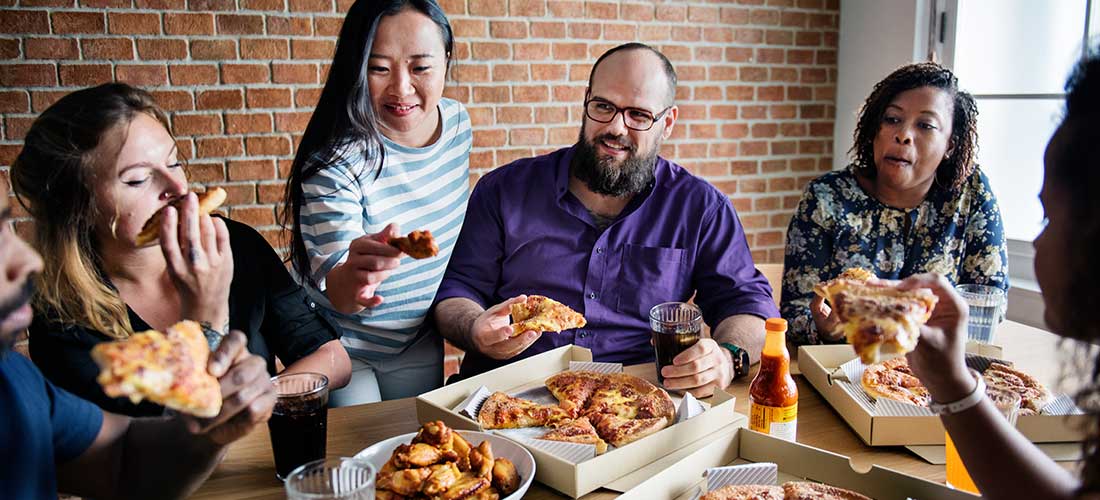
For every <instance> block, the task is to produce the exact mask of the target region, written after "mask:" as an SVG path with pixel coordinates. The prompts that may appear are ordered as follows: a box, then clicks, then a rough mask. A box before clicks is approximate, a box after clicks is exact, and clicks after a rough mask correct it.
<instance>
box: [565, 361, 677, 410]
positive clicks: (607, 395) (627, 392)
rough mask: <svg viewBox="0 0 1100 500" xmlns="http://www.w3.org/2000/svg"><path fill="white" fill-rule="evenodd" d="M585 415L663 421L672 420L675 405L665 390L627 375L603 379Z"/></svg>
mask: <svg viewBox="0 0 1100 500" xmlns="http://www.w3.org/2000/svg"><path fill="white" fill-rule="evenodd" d="M584 413H585V414H586V415H594V414H598V413H606V414H612V415H617V416H619V417H623V418H660V417H664V418H665V419H667V420H668V421H670V422H671V421H672V419H673V417H674V416H675V414H676V405H675V404H673V402H672V398H671V397H670V396H669V395H668V393H667V392H665V391H664V389H661V388H659V387H657V386H655V385H653V384H651V383H649V381H647V380H645V379H642V378H639V377H635V376H633V375H629V374H626V373H612V374H607V375H604V376H603V379H602V380H601V381H600V384H599V386H598V387H597V388H596V391H595V392H594V393H593V394H592V397H591V398H590V399H589V400H588V404H587V405H586V406H585V410H584Z"/></svg>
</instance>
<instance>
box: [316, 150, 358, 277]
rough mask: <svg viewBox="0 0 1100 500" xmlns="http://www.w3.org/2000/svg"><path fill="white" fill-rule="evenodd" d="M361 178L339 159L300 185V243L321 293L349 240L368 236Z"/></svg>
mask: <svg viewBox="0 0 1100 500" xmlns="http://www.w3.org/2000/svg"><path fill="white" fill-rule="evenodd" d="M362 175H364V174H362V173H360V174H358V176H357V175H356V173H355V171H354V170H353V169H352V166H351V164H350V163H349V162H347V161H346V160H345V159H343V158H341V159H338V160H337V161H335V162H333V163H332V164H331V165H329V166H328V167H327V168H324V169H322V170H321V171H319V172H317V173H316V174H314V175H313V176H312V177H310V178H309V179H307V180H306V181H305V182H303V183H302V194H303V197H304V203H303V204H302V213H301V215H300V219H299V220H300V221H301V231H302V241H303V242H304V243H305V248H306V254H307V255H308V256H309V263H310V266H309V267H310V270H311V271H312V273H313V279H314V280H316V281H317V286H318V287H319V289H320V290H321V291H324V290H325V277H326V276H328V273H329V271H331V270H332V268H334V267H336V266H338V265H340V264H341V263H343V262H344V261H345V260H347V256H348V247H349V246H350V245H351V242H352V240H355V239H356V238H359V237H360V236H364V235H366V234H367V232H366V231H365V230H364V228H363V206H364V200H363V194H362V193H363V191H362V189H361V188H360V186H359V179H358V177H359V176H362Z"/></svg>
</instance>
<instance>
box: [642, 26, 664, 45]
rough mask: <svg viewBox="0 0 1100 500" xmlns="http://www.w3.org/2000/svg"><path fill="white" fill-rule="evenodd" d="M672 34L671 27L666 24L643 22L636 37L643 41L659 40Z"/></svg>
mask: <svg viewBox="0 0 1100 500" xmlns="http://www.w3.org/2000/svg"><path fill="white" fill-rule="evenodd" d="M670 36H672V28H671V27H670V26H667V25H652V24H643V25H641V27H640V28H639V29H638V38H640V39H641V40H642V41H643V42H661V41H665V40H668V39H669V37H670Z"/></svg>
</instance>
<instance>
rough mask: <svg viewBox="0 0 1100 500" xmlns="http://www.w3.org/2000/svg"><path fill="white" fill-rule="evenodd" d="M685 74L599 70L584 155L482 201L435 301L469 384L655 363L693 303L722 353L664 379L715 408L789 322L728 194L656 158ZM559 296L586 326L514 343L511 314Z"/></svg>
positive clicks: (633, 63) (473, 206) (526, 170)
mask: <svg viewBox="0 0 1100 500" xmlns="http://www.w3.org/2000/svg"><path fill="white" fill-rule="evenodd" d="M675 93H676V73H675V70H674V69H673V67H672V64H671V63H670V62H669V61H668V59H667V58H666V57H665V56H664V55H663V54H661V53H660V52H658V51H657V50H655V49H653V48H651V47H649V46H647V45H643V44H639V43H628V44H625V45H620V46H618V47H615V48H613V49H611V50H609V51H608V52H607V53H605V54H604V55H602V56H600V58H599V59H598V60H597V61H596V64H595V65H594V66H593V68H592V73H591V75H590V76H589V82H588V89H587V91H586V93H585V102H584V106H585V118H584V121H583V123H582V125H581V132H580V138H579V140H578V141H577V144H576V145H574V146H572V147H570V148H566V149H562V150H559V151H555V152H553V153H550V154H547V155H544V156H539V157H536V158H527V159H522V160H517V161H515V162H512V163H511V164H508V165H505V166H503V167H500V168H498V169H496V170H494V171H492V172H490V173H489V174H487V175H485V177H483V178H482V179H481V180H480V181H479V182H478V184H477V186H476V187H475V188H474V191H473V194H472V195H471V196H470V201H469V206H468V208H467V212H466V222H465V224H464V226H463V228H462V232H461V233H460V235H459V237H458V242H457V244H456V246H455V249H454V253H453V255H452V256H451V261H450V264H449V266H448V268H447V272H446V275H445V276H444V278H443V282H442V284H441V285H440V287H439V291H438V293H437V295H436V299H435V300H436V307H435V309H434V317H435V320H436V322H437V324H438V325H439V329H440V332H441V333H442V334H443V336H444V337H446V338H447V339H448V340H450V341H451V342H452V343H454V344H456V345H458V346H459V347H461V348H463V349H465V350H466V356H465V359H464V360H463V363H462V368H461V372H460V373H462V374H463V376H468V375H473V374H477V373H481V372H484V371H486V370H489V369H492V368H495V367H497V366H502V365H504V364H506V363H508V362H511V361H514V360H517V359H521V358H525V357H528V356H532V355H535V354H538V353H541V352H545V351H548V350H550V349H553V348H556V347H559V346H563V345H568V344H576V345H578V346H582V347H586V348H588V349H591V350H592V354H593V357H594V358H595V360H597V361H610V362H621V363H624V364H636V363H644V362H652V361H653V359H654V352H653V346H652V345H651V344H650V330H649V310H650V308H652V307H653V306H654V305H657V304H659V303H662V302H669V301H687V300H689V299H691V298H692V296H693V295H694V297H695V299H694V300H695V303H696V304H698V305H699V306H700V308H701V309H702V310H703V318H704V320H705V321H706V322H707V324H708V325H710V327H711V329H712V332H711V335H710V338H704V339H702V340H700V341H699V342H698V343H697V344H695V346H693V347H691V348H689V349H687V350H686V351H684V352H683V353H681V354H680V355H678V356H677V357H676V358H675V359H674V361H673V363H674V364H673V365H672V366H667V367H665V368H664V369H663V371H662V375H663V376H664V379H665V381H664V385H665V387H666V388H668V389H675V390H686V391H690V392H691V393H693V394H695V395H696V396H709V395H710V394H711V393H712V392H713V391H714V389H716V388H717V389H724V388H725V387H726V386H727V385H729V383H730V381H731V380H732V379H733V377H734V375H735V374H736V373H735V369H734V358H733V357H732V355H733V354H734V353H738V354H740V353H741V351H742V350H744V351H747V353H748V356H749V357H750V358H751V362H753V363H755V362H757V361H758V360H759V358H760V350H761V348H762V347H763V345H764V319H765V318H769V317H778V316H779V311H778V310H777V309H776V307H775V302H774V301H773V300H772V296H771V287H770V286H769V285H768V282H767V280H766V279H765V278H764V276H763V275H762V274H760V273H759V272H758V271H757V270H756V268H755V267H754V266H753V262H752V256H751V254H750V253H749V249H748V245H747V243H746V241H745V234H744V231H743V229H742V227H741V223H740V221H739V220H738V218H737V214H736V212H734V209H733V206H732V204H731V203H730V201H729V199H728V198H727V197H726V195H725V194H723V193H722V192H720V191H718V190H717V189H716V188H714V187H713V186H712V185H710V184H708V183H707V182H706V181H704V180H702V179H699V178H697V177H695V176H693V175H691V173H690V172H688V171H687V170H685V169H684V168H683V167H681V166H679V165H676V164H674V163H672V162H669V161H668V160H665V159H664V158H661V157H659V156H657V152H658V151H659V150H660V147H661V143H662V141H664V140H665V139H667V138H668V137H669V135H671V134H672V129H673V126H674V125H675V124H676V117H677V115H678V113H679V110H678V108H677V107H676V105H675V104H674V97H675ZM527 294H538V295H546V296H548V297H550V298H552V299H555V300H558V301H560V302H562V303H564V304H566V305H568V306H569V307H571V308H573V309H574V310H577V311H578V312H581V313H582V314H584V316H585V318H586V319H587V320H588V324H587V325H586V326H585V327H583V328H580V329H576V330H568V331H564V332H561V333H545V334H543V333H540V332H534V331H527V332H523V333H521V334H519V335H516V336H512V329H511V326H510V325H509V311H510V306H511V305H512V304H514V303H516V302H522V301H524V300H526V295H527Z"/></svg>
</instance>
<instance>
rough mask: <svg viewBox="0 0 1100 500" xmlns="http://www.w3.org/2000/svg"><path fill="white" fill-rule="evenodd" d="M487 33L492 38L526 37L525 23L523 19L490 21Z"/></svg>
mask: <svg viewBox="0 0 1100 500" xmlns="http://www.w3.org/2000/svg"><path fill="white" fill-rule="evenodd" d="M489 34H490V36H492V37H493V38H527V23H526V22H523V21H490V22H489Z"/></svg>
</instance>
